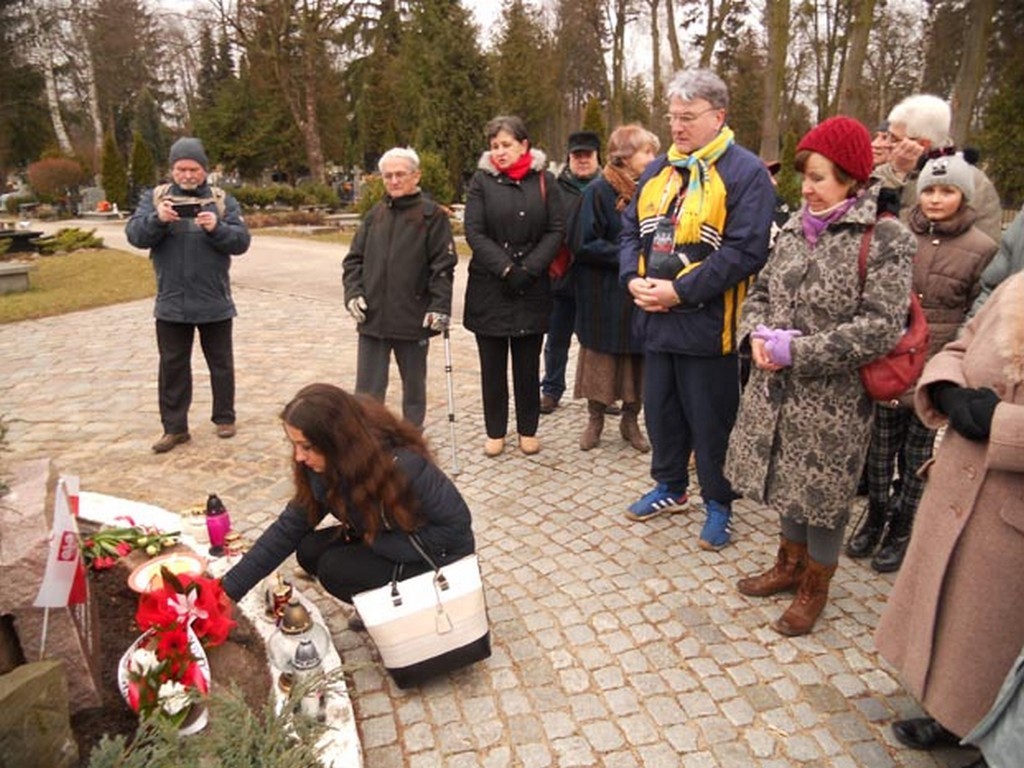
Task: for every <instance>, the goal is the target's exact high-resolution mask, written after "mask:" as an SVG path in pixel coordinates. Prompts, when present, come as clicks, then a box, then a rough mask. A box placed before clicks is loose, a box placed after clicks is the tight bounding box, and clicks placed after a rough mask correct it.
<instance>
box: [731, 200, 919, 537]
mask: <svg viewBox="0 0 1024 768" xmlns="http://www.w3.org/2000/svg"><path fill="white" fill-rule="evenodd" d="M876 198H877V189H876V188H872V189H869V190H867V191H866V192H864V193H863V195H862V196H861V198H860V200H858V201H857V202H856V203H855V204H854V205H853V207H851V208H850V210H848V211H847V212H846V214H845V215H844V216H843V217H842V218H840V219H839V220H837V221H835V222H833V223H832V224H830V225H829V227H828V228H827V229H826V230H825V231H824V232H822V234H821V236H820V237H819V238H818V241H817V243H816V245H815V247H814V248H813V249H812V248H810V247H809V245H808V242H807V240H806V239H805V238H804V235H803V231H802V228H801V220H802V217H803V214H802V212H801V213H797V214H796V215H794V216H792V217H791V218H790V220H789V221H788V222H787V223H786V225H785V226H784V227H783V229H782V231H781V232H780V233H779V237H778V239H777V240H776V242H775V247H774V250H773V252H772V255H771V256H770V257H769V259H768V263H767V265H766V266H765V268H764V270H763V271H762V272H761V274H760V275H759V276H758V278H757V280H756V281H755V283H754V285H753V286H752V288H751V291H750V293H749V295H748V296H747V299H746V301H745V302H744V304H743V309H742V312H743V315H742V319H741V323H740V335H741V338H742V337H744V336H747V335H748V334H750V333H751V332H752V331H753V330H754V329H755V327H756V326H757V325H758V324H760V323H763V324H764V325H767V326H769V327H771V328H797V329H799V330H800V331H801V332H802V333H803V335H802V336H799V337H797V338H795V339H794V340H793V342H792V345H791V352H792V357H793V365H792V366H791V367H789V368H785V369H783V370H781V371H779V372H778V373H769V372H766V371H763V370H760V369H759V368H756V367H755V368H754V369H753V371H752V372H751V376H750V381H749V382H748V384H747V386H746V388H745V390H744V392H743V398H742V400H741V403H740V410H739V415H738V416H737V421H736V425H735V427H734V428H733V431H732V437H731V439H730V442H729V452H728V456H727V459H726V467H725V471H726V476H727V477H728V478H729V479H730V481H731V482H732V484H733V487H734V488H735V489H736V491H738V492H739V493H742V494H743V495H744V496H745V497H746V498H749V499H751V500H753V501H756V502H759V503H762V504H765V505H768V506H771V507H773V508H775V509H776V510H778V511H779V513H780V514H782V515H783V516H784V517H786V518H787V519H790V520H792V521H794V522H797V523H808V524H810V525H814V526H820V527H824V528H830V529H835V528H839V527H842V526H844V525H845V524H846V522H847V519H848V517H849V507H850V502H851V500H852V499H853V495H854V491H855V490H856V486H857V480H858V478H859V476H860V471H861V466H862V465H863V463H864V457H865V455H866V453H867V448H868V441H869V439H870V435H871V422H872V414H873V403H872V401H871V400H870V399H869V398H868V396H867V395H866V394H865V393H864V389H863V387H862V386H861V383H860V378H859V376H858V373H857V368H858V366H860V365H861V364H862V363H865V362H867V361H869V360H872V359H874V358H876V357H880V356H881V355H883V354H885V353H886V352H888V351H889V350H890V349H891V348H892V347H893V346H894V345H895V343H896V341H897V340H898V339H899V336H900V333H901V331H902V328H903V323H904V320H905V318H906V315H907V307H908V303H909V295H910V281H911V260H912V259H913V256H914V250H915V248H916V247H917V244H916V241H915V239H914V236H913V235H912V234H911V233H910V231H909V230H907V229H906V228H905V227H904V226H903V225H902V224H900V223H899V222H898V221H896V220H895V219H884V220H881V221H878V222H875V219H876V204H875V202H876ZM872 223H875V233H874V237H873V239H872V243H871V247H870V250H869V252H868V259H867V277H866V279H865V283H864V294H863V297H861V291H860V279H859V275H858V267H857V261H858V254H859V252H860V247H861V241H862V238H863V234H864V231H865V229H866V228H867V227H868V226H870V225H871V224H872Z"/></svg>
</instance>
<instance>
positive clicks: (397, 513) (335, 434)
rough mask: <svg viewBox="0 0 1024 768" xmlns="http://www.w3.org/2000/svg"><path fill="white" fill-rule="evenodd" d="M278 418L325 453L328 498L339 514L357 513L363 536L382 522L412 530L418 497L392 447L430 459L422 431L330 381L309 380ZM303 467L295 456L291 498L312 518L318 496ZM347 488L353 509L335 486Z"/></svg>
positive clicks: (370, 534) (417, 517) (374, 533)
mask: <svg viewBox="0 0 1024 768" xmlns="http://www.w3.org/2000/svg"><path fill="white" fill-rule="evenodd" d="M281 420H282V421H283V422H284V423H285V424H287V425H288V426H289V427H292V428H293V429H297V430H299V431H300V432H302V434H303V436H304V437H305V438H306V440H308V441H309V444H310V445H311V446H312V447H313V448H315V449H316V450H317V451H318V452H319V453H321V454H323V457H324V460H325V466H324V471H323V481H324V486H325V487H326V488H327V504H328V506H329V507H330V508H331V509H332V510H333V511H334V512H335V513H336V514H337V515H338V516H339V517H340V518H341V519H342V520H345V519H352V518H353V517H356V516H358V518H359V521H360V523H361V527H362V528H363V530H364V532H365V537H366V539H367V541H370V542H372V541H373V539H374V538H375V537H376V536H377V534H378V533H379V532H380V529H381V527H382V524H383V523H382V515H384V514H386V515H387V523H388V525H395V526H397V527H398V528H401V529H402V530H403V531H414V530H416V529H417V528H418V527H419V525H420V522H421V518H420V515H419V509H418V506H419V505H418V501H417V499H416V498H415V497H414V496H413V495H412V493H411V491H410V490H409V487H408V483H407V482H406V479H405V477H404V476H403V474H402V473H401V472H399V471H398V470H397V468H396V465H395V454H394V450H395V449H396V448H400V447H401V448H408V449H411V450H413V451H415V452H417V453H419V454H421V455H423V456H425V457H427V458H428V459H429V458H430V452H429V451H428V449H427V446H426V443H425V442H424V440H423V436H422V434H420V431H419V430H418V429H417V428H416V427H414V426H413V425H412V424H409V423H408V422H405V421H402V420H401V419H399V418H398V417H397V416H395V415H394V414H393V413H391V411H389V410H388V409H387V408H386V407H385V406H384V405H383V403H380V402H378V401H377V400H374V399H373V398H370V397H367V396H363V395H351V394H349V393H348V392H345V391H344V390H343V389H340V388H339V387H336V386H334V385H332V384H308V385H307V386H305V387H303V388H302V389H300V390H299V392H298V394H297V395H295V397H294V398H292V400H291V402H290V403H288V405H286V406H285V407H284V410H283V411H281ZM307 471H308V470H307V468H306V467H305V466H304V465H303V464H300V463H299V462H297V461H295V454H294V450H293V452H292V474H293V476H294V479H295V497H294V498H293V502H294V503H295V504H298V505H299V506H301V507H303V508H304V509H305V510H306V512H307V513H308V515H309V517H310V521H311V522H314V523H315V522H316V520H317V517H318V514H317V502H316V499H315V498H314V497H313V490H312V488H311V487H310V484H309V478H308V476H307ZM340 487H344V488H346V489H347V490H348V492H349V498H350V499H351V502H352V506H353V507H354V509H348V508H347V505H346V504H345V499H344V496H343V495H342V494H341V493H340V492H339V488H340Z"/></svg>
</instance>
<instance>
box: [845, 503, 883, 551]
mask: <svg viewBox="0 0 1024 768" xmlns="http://www.w3.org/2000/svg"><path fill="white" fill-rule="evenodd" d="M885 513H886V504H884V503H883V504H878V503H877V502H874V501H872V502H869V503H868V513H867V515H866V516H865V518H864V522H863V523H861V525H860V527H859V528H858V529H857V532H856V533H854V534H853V538H851V539H850V541H849V543H848V544H847V545H846V554H847V556H849V557H852V558H854V559H859V558H862V557H868V556H869V555H871V554H873V553H874V551H875V547H877V546H878V542H879V540H881V538H882V531H883V530H885Z"/></svg>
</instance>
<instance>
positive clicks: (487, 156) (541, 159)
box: [476, 147, 548, 176]
mask: <svg viewBox="0 0 1024 768" xmlns="http://www.w3.org/2000/svg"><path fill="white" fill-rule="evenodd" d="M530 152H532V153H533V161H532V162H531V163H530V169H531V170H533V171H536V172H537V173H540V172H542V171H543V170H544V169H545V168H547V166H548V156H547V155H545V154H544V152H543V151H542V150H539V149H537V148H536V147H530ZM476 167H477V168H479V169H480V170H481V171H484V172H486V173H489V174H490V175H491V176H500V175H501V171H499V170H498V169H497V167H496V166H495V165H494V163H492V162H491V153H490V150H488V151H486V152H484V153H483V154H482V155H480V162H479V163H477V166H476Z"/></svg>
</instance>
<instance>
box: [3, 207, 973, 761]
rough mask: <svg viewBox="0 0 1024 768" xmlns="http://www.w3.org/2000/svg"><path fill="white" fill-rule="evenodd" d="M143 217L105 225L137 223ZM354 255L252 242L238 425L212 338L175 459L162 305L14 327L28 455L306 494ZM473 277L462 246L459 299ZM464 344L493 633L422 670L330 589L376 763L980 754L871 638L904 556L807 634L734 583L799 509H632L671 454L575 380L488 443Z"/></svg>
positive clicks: (347, 379) (14, 453)
mask: <svg viewBox="0 0 1024 768" xmlns="http://www.w3.org/2000/svg"><path fill="white" fill-rule="evenodd" d="M85 226H90V227H91V226H94V224H93V223H89V224H87V225H85ZM121 226H122V225H120V224H116V223H110V224H100V225H98V227H97V228H98V229H99V234H100V235H102V236H104V237H105V238H106V239H107V242H108V244H111V245H114V244H117V243H118V242H120V240H119V237H120V232H121ZM340 260H341V252H340V249H339V248H338V247H336V246H334V247H328V246H324V245H321V244H308V243H304V242H298V241H296V240H288V239H281V238H270V237H259V236H257V237H256V238H255V239H254V244H253V248H252V250H251V252H250V254H248V255H246V256H244V257H242V258H240V259H238V260H236V266H235V268H234V271H233V275H234V281H233V282H234V285H235V298H236V302H237V304H238V309H239V317H238V318H237V320H236V325H235V349H236V365H237V371H238V397H237V409H238V414H239V433H238V436H237V437H236V438H235V439H233V440H218V439H217V437H216V436H215V435H214V431H213V425H212V424H210V423H209V421H207V414H208V413H209V410H210V395H209V383H208V376H207V373H206V368H205V363H204V362H203V361H202V358H201V355H200V354H199V352H198V349H197V350H196V357H195V362H194V367H195V371H196V392H195V402H194V403H193V407H192V424H191V430H192V442H191V443H189V444H186V445H184V446H181V447H179V448H177V449H175V450H174V451H172V452H170V453H169V454H165V455H162V456H157V455H155V454H153V453H152V452H151V451H150V449H149V446H150V443H151V442H153V440H154V439H155V438H156V437H158V436H159V432H160V422H159V418H158V414H157V405H156V364H157V355H156V348H155V340H154V337H153V327H152V323H153V321H152V318H151V310H152V306H151V305H152V302H151V301H149V300H146V301H139V302H132V303H129V304H122V305H118V306H112V307H106V308H103V309H96V310H91V311H87V312H80V313H76V314H72V315H65V316H62V317H54V318H48V319H44V320H38V321H27V322H23V323H16V324H10V325H0V361H2V362H0V418H2V420H3V423H4V425H6V427H7V428H8V433H7V447H6V453H5V456H4V460H5V461H15V460H18V459H22V458H34V457H40V456H49V457H52V458H53V459H54V460H55V461H56V463H57V465H58V467H59V468H60V469H62V470H64V471H68V472H71V473H75V474H78V475H80V476H81V480H82V487H83V489H86V490H91V491H97V492H101V493H108V494H112V495H117V496H123V497H126V498H131V499H136V500H139V501H145V502H148V503H152V504H156V505H158V506H162V507H165V508H167V509H172V510H181V509H184V508H186V507H189V506H192V505H194V504H197V503H201V502H202V501H203V500H204V499H205V497H206V494H207V493H208V492H213V491H215V492H217V493H218V494H220V496H221V497H222V498H223V499H224V500H225V502H226V504H227V506H228V507H229V509H230V510H231V513H232V519H233V520H234V521H235V523H236V526H237V527H238V528H239V529H241V530H242V531H243V532H244V533H246V534H248V535H249V536H250V537H252V536H255V535H256V534H257V533H258V532H259V531H260V530H262V529H263V528H264V527H265V526H266V525H267V524H268V523H269V522H270V521H271V520H273V519H274V517H275V516H276V514H277V513H278V511H279V510H280V508H281V506H282V504H283V502H284V501H285V500H286V499H287V498H288V496H289V493H290V479H289V472H288V469H287V466H288V463H287V462H288V446H287V444H286V441H285V437H284V434H283V433H282V431H281V428H280V425H279V423H278V418H277V414H278V412H279V410H280V408H281V407H282V405H283V404H284V403H285V402H286V401H287V400H288V399H289V398H290V397H291V396H292V395H293V394H294V393H295V392H296V391H297V390H298V389H299V388H300V387H301V386H303V385H304V384H307V383H309V382H311V381H316V380H320V381H329V382H334V383H337V384H340V385H342V386H346V387H350V386H352V385H353V383H354V380H355V368H354V366H355V342H356V335H355V332H354V325H353V323H352V322H351V321H350V320H349V319H348V318H347V316H346V314H345V312H344V310H343V308H342V304H341V294H340ZM464 280H465V264H462V265H460V268H459V271H458V281H459V286H460V287H458V288H457V294H458V296H459V299H460V303H461V292H462V289H461V284H462V283H463V282H464ZM0 300H2V299H0ZM460 316H461V311H458V310H457V312H456V319H458V318H459V317H460ZM452 345H453V349H454V368H455V374H454V378H455V386H456V396H455V397H456V427H457V446H456V447H457V450H458V458H459V464H460V466H461V472H460V473H459V474H458V475H457V477H456V482H457V484H458V486H459V488H460V489H461V491H462V493H463V494H464V495H465V497H466V499H467V501H468V502H469V505H470V507H471V508H472V510H473V513H474V529H475V531H476V536H477V542H478V548H479V552H480V556H481V560H482V567H483V570H484V577H485V580H486V585H487V597H488V603H489V606H490V617H491V622H492V641H493V646H494V654H493V656H492V658H491V659H489V660H488V661H486V662H484V663H481V664H479V665H476V666H475V667H473V668H471V669H467V670H464V671H460V672H459V673H457V674H454V675H452V676H451V677H449V678H446V679H442V680H439V681H437V682H435V683H432V684H430V685H428V686H425V687H423V688H421V689H418V690H412V691H400V690H398V689H397V688H396V687H395V686H394V685H392V684H391V682H390V681H389V680H388V679H387V677H386V676H385V675H384V674H383V672H382V670H381V668H380V667H379V666H378V664H377V663H376V662H375V656H374V650H373V648H372V647H371V644H370V642H369V641H368V639H367V637H366V636H365V635H362V634H356V633H353V632H350V631H348V630H347V629H346V628H345V621H344V617H345V614H344V613H343V612H342V611H341V610H340V608H339V607H338V606H337V604H335V603H334V601H332V600H330V599H329V598H327V597H325V596H322V595H321V597H320V598H319V600H318V604H319V605H320V606H321V608H322V611H323V613H324V615H325V616H326V617H327V619H328V623H329V625H330V628H331V630H332V634H333V636H334V639H335V643H336V644H337V646H338V649H339V651H340V652H341V655H342V658H343V660H344V662H345V663H346V664H347V665H350V667H351V668H352V670H353V671H352V673H351V685H350V691H351V692H352V695H353V698H354V704H355V710H356V715H357V719H358V724H359V730H360V736H361V739H362V744H363V749H364V760H365V765H366V766H368V768H390V767H391V766H410V768H427V767H428V766H429V767H430V768H435V767H436V766H450V767H451V768H470V767H471V766H493V767H494V768H499V767H502V768H504V767H505V766H523V767H524V768H535V767H536V768H540V767H541V766H553V767H557V768H565V767H568V766H608V767H611V766H665V767H666V768H669V767H675V766H685V767H686V768H698V767H699V768H710V767H712V766H723V767H725V766H735V767H737V768H739V767H743V768H748V767H751V766H754V767H756V768H786V767H788V766H795V765H807V766H836V767H837V768H857V767H860V766H867V767H869V768H886V767H887V766H959V765H962V764H965V763H967V762H969V761H970V760H971V759H972V755H971V753H968V752H961V751H957V750H945V751H942V752H939V753H935V754H927V753H915V752H911V751H908V750H906V749H904V748H902V747H901V746H899V745H898V744H897V743H896V742H895V741H894V740H893V738H892V736H891V734H890V732H889V729H888V727H887V726H888V723H889V722H890V721H891V720H892V719H893V718H895V717H900V716H909V715H914V714H917V713H919V709H918V708H917V705H916V704H915V703H914V701H913V700H912V699H911V698H910V697H908V696H907V695H906V694H905V693H904V692H903V691H902V689H901V687H900V685H899V684H898V682H897V681H896V680H895V678H894V676H893V675H892V673H891V672H890V670H888V669H887V668H886V667H885V665H884V663H882V662H880V660H879V658H878V656H877V654H876V653H875V650H874V643H873V641H872V633H873V630H874V627H875V625H876V623H877V621H878V617H879V614H880V612H881V609H882V606H883V604H884V602H885V599H886V595H887V593H888V590H889V588H890V586H891V583H892V578H891V577H884V576H879V575H878V574H875V573H874V572H872V571H871V570H870V569H869V568H868V567H867V566H866V565H865V564H862V563H859V562H856V563H855V562H852V561H849V560H847V559H845V558H844V559H843V560H842V561H841V563H840V569H839V572H838V573H837V575H836V578H835V580H834V581H833V598H832V601H831V603H830V604H829V607H828V608H827V609H826V613H825V616H824V620H823V622H822V623H821V626H820V628H819V629H818V630H817V631H816V632H815V633H814V634H812V635H810V636H808V637H804V638H796V639H788V638H783V637H781V636H779V635H777V634H775V633H774V632H773V631H771V630H770V629H769V628H768V626H767V625H768V623H769V622H770V621H771V620H772V619H774V618H775V616H776V615H778V613H779V612H780V611H781V610H782V609H783V607H784V605H785V600H783V599H781V598H780V599H773V598H769V599H762V600H756V599H749V598H746V597H743V596H741V595H740V594H738V593H737V592H736V590H735V588H734V586H733V584H734V582H735V581H736V579H737V578H738V577H740V576H743V575H746V574H749V573H753V572H755V571H758V570H760V569H762V568H763V567H765V566H766V564H768V562H769V560H770V558H771V557H772V555H773V553H774V548H775V542H776V522H775V520H773V519H772V518H771V517H770V516H769V515H767V514H766V513H765V512H764V511H762V510H760V509H757V508H753V507H752V506H750V505H747V504H744V503H742V502H741V503H740V504H739V505H738V511H737V514H736V535H735V541H736V543H735V545H734V546H731V547H729V548H727V549H726V550H724V551H722V552H720V553H708V552H704V551H702V550H701V549H699V548H698V546H697V537H698V533H699V531H700V527H701V523H702V520H703V514H702V513H701V512H698V511H694V512H690V513H683V514H677V515H672V516H664V517H662V518H659V519H656V520H654V521H651V522H649V523H647V524H636V523H630V522H628V521H627V520H626V519H625V518H624V517H623V515H622V511H623V510H624V509H625V507H626V506H627V505H628V504H629V503H630V502H631V501H633V500H634V499H635V498H636V497H638V496H639V495H640V494H641V493H643V492H645V491H646V490H648V487H649V485H650V481H649V479H648V457H647V456H641V455H639V454H636V453H635V452H633V451H632V450H631V449H630V448H629V447H628V446H627V445H626V444H625V443H624V442H623V441H622V440H621V439H620V438H619V436H618V430H617V422H616V420H615V419H611V420H610V421H609V424H608V425H607V427H606V434H605V436H604V437H603V439H602V442H601V445H600V447H599V448H597V449H596V450H593V451H591V452H589V453H582V452H581V451H580V450H579V449H578V447H577V445H576V441H577V438H578V434H579V431H580V430H581V429H582V427H583V424H584V422H585V421H586V409H585V407H584V406H583V405H582V404H581V403H577V402H571V401H570V402H568V404H567V405H565V406H564V407H562V408H560V409H559V410H558V411H556V412H555V413H554V414H552V415H550V416H545V417H542V422H541V428H540V432H539V436H540V438H541V441H542V444H543V450H542V451H541V453H540V454H538V455H537V456H533V457H524V456H522V455H521V454H519V453H518V451H515V450H510V451H507V452H506V453H505V454H504V455H502V456H501V457H499V458H496V459H486V458H484V456H483V455H482V450H481V449H482V444H483V437H484V433H483V426H482V425H483V419H482V413H481V406H480V397H479V385H478V373H479V372H478V365H477V358H476V349H475V345H474V342H473V339H472V337H471V335H470V334H468V333H467V332H465V331H464V330H463V329H462V328H461V327H458V326H457V327H456V328H455V329H454V330H453V332H452ZM197 347H198V345H197ZM443 364H444V359H443V354H442V347H441V345H440V344H439V343H437V344H435V345H434V346H433V347H432V349H431V359H430V366H431V368H430V379H429V384H428V387H429V398H430V401H429V406H428V407H429V411H428V421H427V426H426V433H427V435H428V437H429V438H430V439H431V442H432V445H433V447H434V450H435V453H436V456H437V458H438V460H439V462H440V463H441V465H442V466H444V467H446V468H450V467H451V461H452V459H451V450H452V445H451V442H450V440H449V425H448V420H447V399H446V390H445V379H444V368H443ZM395 378H396V380H397V375H396V376H395ZM392 389H393V390H395V391H394V394H395V395H397V394H398V392H397V389H398V387H397V386H394V385H393V387H392ZM395 402H397V399H396V400H392V403H395ZM511 447H512V444H511V442H510V448H511Z"/></svg>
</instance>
